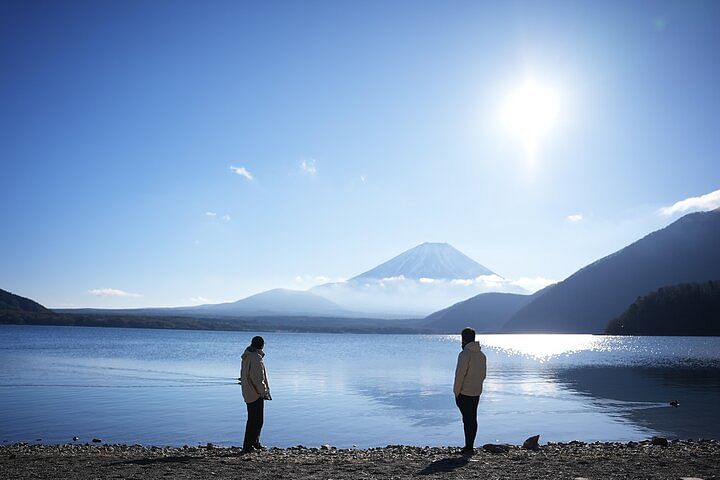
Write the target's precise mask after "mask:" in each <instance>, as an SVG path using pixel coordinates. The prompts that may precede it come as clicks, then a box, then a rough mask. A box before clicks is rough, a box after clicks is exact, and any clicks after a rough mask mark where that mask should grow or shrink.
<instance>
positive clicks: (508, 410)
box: [0, 326, 720, 447]
mask: <svg viewBox="0 0 720 480" xmlns="http://www.w3.org/2000/svg"><path fill="white" fill-rule="evenodd" d="M252 335H253V334H252V333H247V332H209V331H179V330H178V331H169V330H145V329H142V330H134V329H114V328H75V327H21V326H0V392H2V394H1V395H0V409H1V410H2V411H3V421H2V422H0V440H2V441H10V442H14V441H35V440H36V439H42V441H43V442H53V443H55V442H68V441H71V439H72V437H73V436H75V435H77V436H79V437H80V441H81V442H86V441H90V440H91V439H92V438H93V437H98V438H102V439H103V440H104V441H106V442H116V443H136V442H137V443H147V444H168V445H183V444H188V445H192V444H196V443H206V442H213V443H216V444H222V445H239V444H241V443H242V434H243V430H244V423H245V404H244V403H243V400H242V396H241V392H240V387H239V385H237V380H236V378H237V376H238V369H239V357H240V354H241V353H242V351H243V349H244V348H245V346H246V345H247V343H248V342H249V339H250V338H251V337H252ZM262 335H263V336H264V337H265V339H266V342H267V345H266V348H265V351H266V353H267V356H266V365H267V367H268V374H269V380H270V384H271V391H272V394H273V401H272V402H269V403H268V404H267V406H266V421H265V427H264V429H263V443H266V444H267V445H269V446H291V445H298V444H302V445H306V446H317V445H321V444H326V443H328V444H332V445H335V446H339V447H351V446H353V445H357V446H358V447H370V446H381V445H386V444H396V443H402V444H413V445H459V444H460V443H461V434H462V428H461V426H460V418H459V414H458V413H457V409H456V407H455V405H454V401H453V396H452V388H451V382H452V379H453V371H454V367H455V361H456V358H457V354H458V352H459V351H460V342H459V339H458V337H454V336H445V335H337V334H293V333H263V334H262ZM479 340H480V343H481V345H483V350H484V351H485V353H486V354H487V357H488V379H487V381H486V383H485V389H484V393H483V395H482V397H481V400H480V408H479V425H480V428H479V432H478V443H479V444H482V443H485V442H497V441H499V442H511V443H519V442H522V441H523V440H524V439H525V438H526V437H528V436H530V435H534V434H538V433H539V434H541V435H542V437H541V441H543V442H546V441H569V440H573V439H578V440H585V441H595V440H601V441H614V440H636V439H643V438H648V437H650V436H652V435H664V436H668V437H670V438H674V437H682V438H688V437H693V438H701V437H711V438H720V338H709V337H694V338H689V337H609V336H591V335H487V336H480V337H479ZM676 399H677V400H679V401H680V407H679V408H673V407H670V406H669V404H668V402H669V401H670V400H676Z"/></svg>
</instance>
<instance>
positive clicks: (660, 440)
mask: <svg viewBox="0 0 720 480" xmlns="http://www.w3.org/2000/svg"><path fill="white" fill-rule="evenodd" d="M650 443H651V444H652V445H659V446H661V447H667V446H668V441H667V438H665V437H652V439H651V440H650Z"/></svg>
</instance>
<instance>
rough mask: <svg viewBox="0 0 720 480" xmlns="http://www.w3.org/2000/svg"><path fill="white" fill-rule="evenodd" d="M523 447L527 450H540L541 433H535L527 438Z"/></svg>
mask: <svg viewBox="0 0 720 480" xmlns="http://www.w3.org/2000/svg"><path fill="white" fill-rule="evenodd" d="M522 448H524V449H526V450H539V449H540V435H533V436H532V437H530V438H528V439H527V440H525V441H524V442H523V444H522Z"/></svg>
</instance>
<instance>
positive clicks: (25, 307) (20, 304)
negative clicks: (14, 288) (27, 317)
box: [0, 289, 52, 314]
mask: <svg viewBox="0 0 720 480" xmlns="http://www.w3.org/2000/svg"><path fill="white" fill-rule="evenodd" d="M0 311H2V312H30V313H47V314H51V313H52V312H51V311H50V310H48V309H47V308H45V307H43V306H42V305H40V304H39V303H37V302H35V301H33V300H30V299H29V298H25V297H21V296H20V295H15V294H14V293H10V292H8V291H6V290H3V289H0Z"/></svg>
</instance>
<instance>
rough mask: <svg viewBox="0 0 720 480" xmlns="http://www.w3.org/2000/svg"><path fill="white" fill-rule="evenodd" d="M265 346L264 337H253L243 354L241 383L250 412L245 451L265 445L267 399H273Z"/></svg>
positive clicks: (246, 427) (258, 448)
mask: <svg viewBox="0 0 720 480" xmlns="http://www.w3.org/2000/svg"><path fill="white" fill-rule="evenodd" d="M264 347H265V340H264V339H263V338H262V337H253V339H252V341H251V342H250V346H249V347H247V348H246V349H245V352H243V354H242V364H241V366H240V384H241V385H242V394H243V399H244V400H245V403H246V404H247V412H248V418H247V424H246V425H245V440H244V442H243V452H245V453H248V452H251V451H253V450H262V449H263V446H262V445H260V431H261V430H262V426H263V419H264V409H265V408H264V407H265V400H272V397H271V396H270V385H269V383H268V379H267V372H266V371H265V363H264V362H263V357H264V356H265V352H263V350H262V349H263V348H264Z"/></svg>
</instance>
